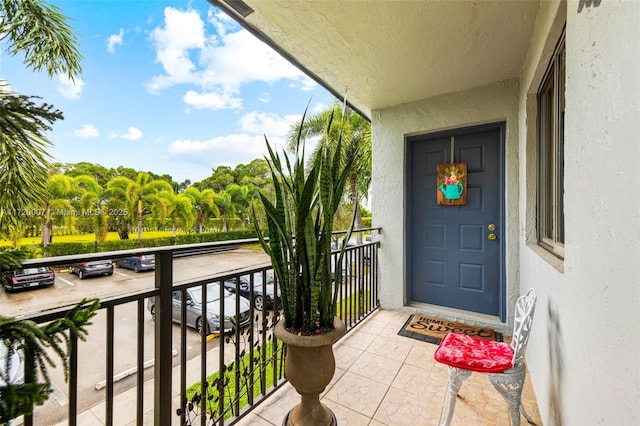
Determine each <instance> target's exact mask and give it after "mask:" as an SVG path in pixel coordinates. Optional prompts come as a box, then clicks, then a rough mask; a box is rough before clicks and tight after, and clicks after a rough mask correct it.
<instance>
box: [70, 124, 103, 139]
mask: <svg viewBox="0 0 640 426" xmlns="http://www.w3.org/2000/svg"><path fill="white" fill-rule="evenodd" d="M73 134H74V135H76V136H77V137H79V138H82V139H89V138H97V137H98V136H100V132H99V131H98V129H96V128H95V127H94V126H93V125H91V124H83V125H82V127H80V128H79V129H77V130H74V131H73Z"/></svg>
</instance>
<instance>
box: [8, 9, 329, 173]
mask: <svg viewBox="0 0 640 426" xmlns="http://www.w3.org/2000/svg"><path fill="white" fill-rule="evenodd" d="M50 4H54V5H56V6H58V7H59V8H60V9H61V11H62V13H63V14H65V15H66V16H67V17H69V18H70V19H71V21H70V22H71V25H72V26H73V28H74V30H75V31H76V33H77V34H78V39H79V43H80V52H81V53H82V55H83V56H84V60H83V62H82V64H83V73H82V75H81V77H80V79H78V80H77V81H76V83H75V84H73V83H72V82H70V81H68V79H67V78H65V77H60V76H57V77H55V78H53V79H50V78H49V77H48V76H47V75H46V74H44V73H42V74H40V73H39V74H36V73H34V72H32V71H31V70H28V69H26V68H25V67H24V66H23V65H22V59H23V58H22V57H19V56H17V57H11V56H9V55H8V54H7V53H6V49H5V48H4V47H3V48H2V51H1V52H0V79H4V80H6V81H7V82H8V83H9V84H10V85H11V88H12V90H13V91H15V92H19V93H21V94H25V95H37V96H40V97H42V101H43V102H47V103H50V104H53V105H54V106H55V107H56V108H57V109H59V110H61V111H62V112H63V114H64V117H65V118H64V120H60V121H57V122H56V123H55V124H54V128H53V131H51V132H49V133H48V135H47V136H48V137H49V139H50V140H51V141H52V142H53V144H54V147H53V148H52V149H50V154H51V155H52V157H53V161H59V162H63V163H75V162H80V161H88V162H92V163H97V164H101V165H103V166H105V167H117V166H125V167H132V168H135V169H137V170H143V171H152V172H154V173H157V174H169V175H171V176H172V177H173V179H174V180H175V181H178V182H182V181H184V180H185V179H190V180H191V181H192V182H196V181H199V180H202V179H204V178H205V177H207V176H209V175H210V174H211V169H212V168H215V167H217V166H219V165H228V166H231V167H235V166H236V165H237V164H239V163H245V164H246V163H248V162H250V161H251V160H253V159H255V158H261V157H263V155H264V153H265V152H266V148H265V142H264V135H266V136H267V137H268V138H269V141H270V142H272V143H276V144H281V143H282V141H283V140H284V137H285V135H286V134H287V132H288V130H289V128H290V126H291V124H292V123H294V122H296V121H299V120H300V117H301V114H302V112H303V111H304V108H305V107H306V106H307V103H308V102H309V101H311V104H310V110H311V112H317V111H320V110H322V109H324V108H326V107H328V106H329V105H331V103H332V102H333V101H334V98H333V96H331V94H329V93H328V92H327V91H326V90H325V89H323V88H322V87H321V86H319V85H317V84H316V83H315V82H313V81H312V80H311V79H309V78H308V77H306V76H305V75H304V74H303V73H302V72H300V71H299V70H298V69H297V68H295V67H294V66H293V65H291V64H289V63H288V62H287V61H286V60H284V59H283V58H282V57H281V56H279V55H278V54H277V53H275V52H273V51H272V50H271V49H270V48H268V47H267V46H266V45H265V44H263V43H262V42H260V41H259V40H257V39H256V38H255V37H253V36H252V35H251V34H250V33H248V32H247V31H245V30H243V29H242V28H241V27H240V26H239V25H237V24H236V23H235V22H234V21H232V20H231V19H230V18H229V17H227V15H225V14H224V13H222V12H221V11H220V10H218V9H216V8H214V7H212V6H211V5H210V4H209V3H208V2H207V1H206V0H197V1H192V2H187V1H163V0H54V1H50Z"/></svg>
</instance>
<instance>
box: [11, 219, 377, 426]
mask: <svg viewBox="0 0 640 426" xmlns="http://www.w3.org/2000/svg"><path fill="white" fill-rule="evenodd" d="M373 230H374V231H378V232H379V229H377V228H374V229H373ZM255 242H257V240H242V241H235V242H224V243H205V244H193V245H187V246H172V247H160V248H153V249H139V250H128V251H119V252H109V253H95V254H91V255H82V256H63V257H57V258H47V259H41V260H30V261H27V262H25V265H33V266H35V265H40V266H60V265H66V264H71V263H74V262H80V261H87V260H99V259H116V258H120V257H127V256H131V255H140V254H145V255H146V254H154V255H155V275H154V277H155V281H154V285H153V286H151V285H149V287H148V288H147V289H142V290H136V291H134V292H131V293H130V294H126V295H113V296H107V297H100V302H101V306H100V310H99V314H98V315H99V316H100V317H99V321H98V320H96V321H95V322H96V323H102V322H104V327H105V332H104V334H101V332H100V331H99V329H98V328H97V327H98V326H99V324H94V326H92V327H93V328H91V329H90V335H89V338H92V339H96V340H98V341H99V342H98V344H97V347H99V348H103V349H99V350H98V352H103V353H104V357H101V356H100V354H98V353H91V354H88V353H83V350H82V342H80V344H79V343H78V342H73V347H74V350H73V351H72V353H71V359H70V363H69V365H70V368H71V371H70V380H69V382H68V385H67V395H68V410H67V413H66V416H67V421H68V424H69V425H72V426H74V425H76V424H77V422H78V415H79V414H80V413H81V412H83V411H86V410H88V409H89V408H91V407H92V406H93V407H95V406H96V405H97V404H98V403H100V402H104V424H106V425H108V426H111V425H113V424H114V422H115V420H114V417H115V416H116V415H118V416H120V414H121V413H117V412H116V408H115V407H116V394H121V393H123V392H125V391H126V392H133V390H132V389H135V393H136V396H135V401H136V402H135V405H136V409H135V422H136V424H138V425H142V424H143V422H145V421H146V422H149V420H151V416H152V418H153V423H154V424H156V425H170V424H172V423H173V422H178V421H179V422H180V424H182V425H185V424H194V425H195V424H201V425H205V424H206V425H209V424H217V425H225V424H234V423H235V422H237V421H238V420H239V419H241V418H242V417H244V416H245V415H246V414H248V413H249V412H251V410H252V409H253V408H255V407H256V406H257V405H259V404H260V403H262V402H263V401H264V400H265V399H266V398H268V397H269V396H270V395H271V394H272V393H273V392H275V391H276V390H277V389H278V388H279V387H281V386H282V385H283V384H284V383H286V378H285V377H284V368H283V345H282V343H281V342H279V341H278V340H277V339H276V338H275V336H274V334H273V329H274V327H275V324H276V322H277V321H278V319H279V318H280V311H279V309H280V305H279V292H278V290H277V283H276V282H275V280H273V281H274V282H271V279H272V278H271V277H272V273H273V271H272V268H271V265H270V264H269V263H268V262H265V261H264V259H262V260H261V264H258V265H254V266H250V267H244V268H241V269H237V270H234V271H233V272H226V273H222V274H212V275H211V276H206V277H198V278H197V279H187V280H183V281H178V280H176V279H174V272H175V271H174V269H175V260H174V259H176V258H180V257H183V256H184V255H185V253H196V254H200V253H202V252H203V251H205V252H206V251H210V250H213V251H214V252H216V251H220V250H217V249H216V246H218V248H220V247H222V246H224V247H225V249H227V250H228V249H234V248H237V247H241V246H242V245H244V244H247V243H255ZM378 246H379V243H378V242H375V241H374V242H371V241H367V242H364V243H363V244H362V245H353V246H352V245H351V244H349V245H348V246H347V249H346V253H345V256H344V258H343V261H342V266H343V268H342V269H343V273H342V278H341V284H340V285H339V286H337V291H338V301H339V304H338V307H337V314H338V315H339V316H340V317H341V318H342V320H343V321H344V322H345V324H346V326H347V331H349V330H351V329H353V327H355V326H356V325H357V324H359V323H360V322H361V321H362V320H363V319H365V318H366V317H367V316H368V315H370V314H371V313H372V312H373V311H374V310H376V309H377V308H378V306H379V303H378V282H377V250H378ZM333 256H334V265H335V264H336V263H337V262H338V258H337V253H334V254H333ZM198 297H200V298H201V300H210V299H211V300H212V299H216V301H214V302H212V303H211V304H210V305H209V308H208V309H201V312H202V314H201V318H200V326H199V332H196V331H194V330H190V329H189V328H191V327H196V326H197V324H196V322H195V320H194V317H193V311H197V309H196V308H197V307H198V303H197V300H194V299H198ZM222 301H224V302H225V303H222ZM68 302H69V303H68V304H69V306H67V307H62V308H56V309H51V310H48V311H46V312H40V313H37V314H29V315H26V316H24V317H20V316H18V318H20V319H29V320H32V321H35V322H37V323H44V322H47V321H51V320H53V319H55V318H59V317H62V316H64V315H65V314H66V313H67V312H68V310H69V309H70V308H71V305H72V304H73V302H74V301H68ZM152 307H153V309H152ZM152 314H153V321H152V322H151V321H150V318H151V317H152ZM129 317H135V319H131V318H129ZM214 317H215V318H214ZM96 318H98V317H96ZM123 318H125V319H127V324H129V323H131V322H133V323H134V324H133V325H134V327H133V328H128V329H127V330H125V332H124V336H122V335H121V334H122V333H121V332H122V330H121V328H123V327H124V326H123ZM216 321H217V322H216ZM147 324H151V325H150V327H151V328H152V329H153V334H152V336H153V337H151V336H150V335H149V334H150V333H149V329H148V327H145V325H147ZM132 336H135V337H132ZM132 339H134V340H135V344H132V342H131V340H132ZM123 342H124V343H123ZM127 342H128V343H127ZM94 344H95V341H94ZM94 346H95V345H94ZM125 349H126V350H125ZM121 352H124V354H122V353H121ZM176 352H177V354H179V358H178V359H177V361H174V355H175V354H176ZM149 356H151V357H152V359H153V360H152V361H151V360H147V361H145V357H147V358H148V357H149ZM122 357H124V358H127V362H128V363H129V364H131V363H133V362H132V360H135V363H134V364H135V365H134V366H133V367H132V368H130V369H129V370H128V371H125V372H117V371H116V364H117V363H118V362H119V361H120V358H122ZM102 359H104V361H102ZM89 362H91V363H96V362H104V363H105V365H104V374H105V376H106V379H105V380H104V383H103V385H101V389H102V388H104V391H103V392H104V394H103V395H101V396H99V398H97V400H96V397H95V395H94V398H93V399H94V400H93V401H87V399H91V398H88V396H90V395H88V394H91V393H95V392H96V391H95V390H91V392H89V391H87V390H86V386H85V387H81V385H80V382H81V380H80V378H82V377H83V375H84V374H85V373H84V369H83V366H86V365H87V364H86V363H89ZM151 363H152V364H153V369H152V370H151V369H150V368H149V365H150V364H151ZM151 371H153V374H152V375H151ZM174 371H175V373H176V375H177V377H178V378H179V379H178V380H174V377H175V376H174ZM133 376H135V377H133ZM118 381H121V382H125V383H123V384H122V386H120V387H117V385H118ZM174 381H176V382H177V383H174ZM149 387H152V389H153V400H151V398H149V396H148V395H149V394H150V392H149ZM97 388H98V386H97V385H96V389H97ZM145 390H146V391H147V392H145ZM145 396H147V397H146V398H145ZM118 406H119V405H118ZM93 410H95V408H94V409H93ZM203 414H204V415H203ZM45 415H46V416H47V417H45ZM50 416H51V414H50V411H48V410H47V408H46V407H35V409H34V414H33V415H31V416H25V418H24V419H23V421H24V424H25V425H27V426H30V425H33V424H48V423H50V421H52V420H53V419H52V418H51V417H50ZM41 419H42V420H41ZM62 420H63V421H64V419H62Z"/></svg>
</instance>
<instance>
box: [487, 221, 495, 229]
mask: <svg viewBox="0 0 640 426" xmlns="http://www.w3.org/2000/svg"><path fill="white" fill-rule="evenodd" d="M487 229H488V230H489V231H495V230H496V225H494V224H493V223H490V224H489V226H487Z"/></svg>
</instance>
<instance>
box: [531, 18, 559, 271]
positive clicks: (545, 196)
mask: <svg viewBox="0 0 640 426" xmlns="http://www.w3.org/2000/svg"><path fill="white" fill-rule="evenodd" d="M565 52H566V49H565V29H563V30H562V34H561V35H560V38H559V39H558V42H557V44H556V47H555V49H554V51H553V54H552V56H551V58H550V61H549V65H548V67H547V71H546V72H545V75H544V78H543V79H542V83H541V84H540V87H539V89H538V92H537V106H538V134H537V143H538V153H537V155H538V176H537V217H536V229H537V242H538V245H540V246H541V247H543V248H544V249H545V250H547V251H549V252H551V253H552V254H553V255H555V256H556V257H558V258H561V259H564V237H565V235H564V112H565V87H566V86H565V84H566V53H565Z"/></svg>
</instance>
